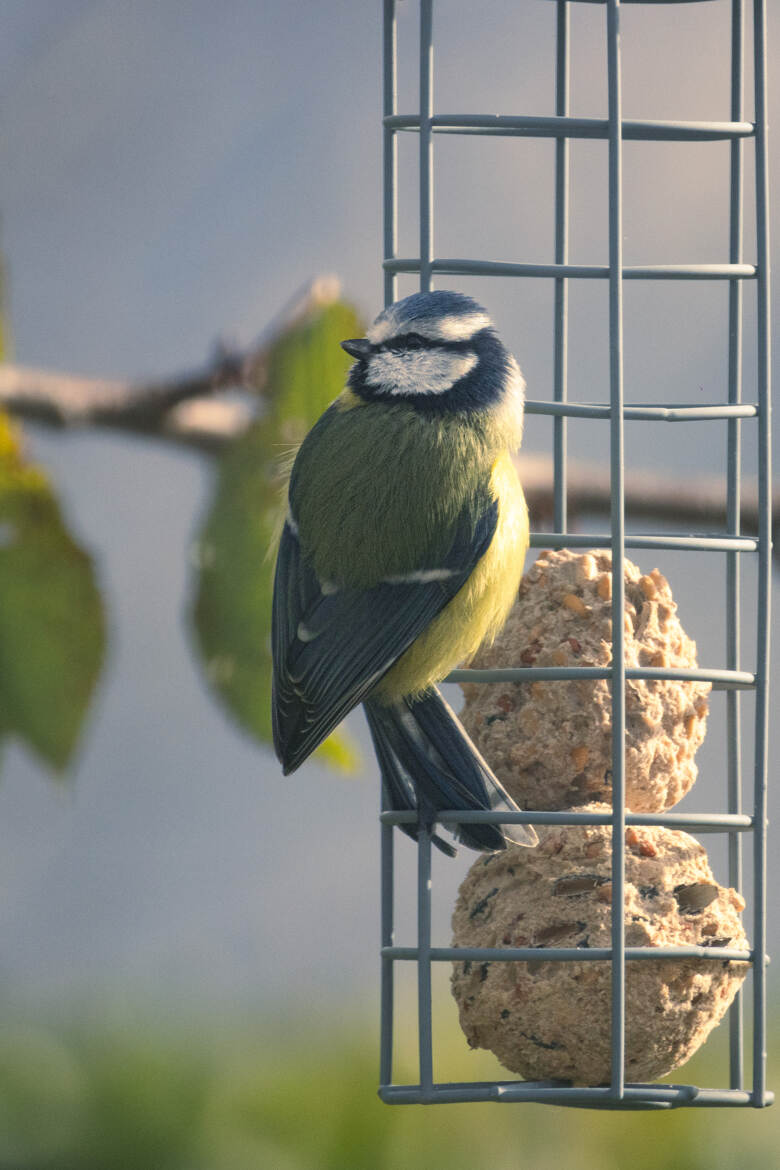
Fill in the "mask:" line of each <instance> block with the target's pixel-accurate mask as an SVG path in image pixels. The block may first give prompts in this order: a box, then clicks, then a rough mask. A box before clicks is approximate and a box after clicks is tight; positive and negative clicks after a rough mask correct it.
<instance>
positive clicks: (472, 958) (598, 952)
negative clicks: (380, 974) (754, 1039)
mask: <svg viewBox="0 0 780 1170" xmlns="http://www.w3.org/2000/svg"><path fill="white" fill-rule="evenodd" d="M382 954H383V956H386V957H387V958H389V959H393V960H395V961H396V962H416V961H418V960H419V961H420V962H421V963H422V962H423V961H424V962H425V963H547V962H550V963H606V962H609V961H610V960H611V959H612V957H613V952H612V948H611V947H429V948H428V949H427V950H426V951H424V952H423V951H421V949H420V948H419V947H388V948H387V949H386V950H383V952H382ZM625 958H626V961H631V962H639V961H640V960H647V961H648V962H655V961H656V960H657V959H675V960H680V959H707V960H712V961H713V962H717V963H720V962H724V963H725V962H734V963H753V962H754V961H755V953H754V952H753V951H751V950H743V949H742V948H741V947H697V946H690V947H625ZM616 961H617V960H616ZM613 966H614V964H613ZM429 969H430V968H429ZM424 1083H425V1082H424Z"/></svg>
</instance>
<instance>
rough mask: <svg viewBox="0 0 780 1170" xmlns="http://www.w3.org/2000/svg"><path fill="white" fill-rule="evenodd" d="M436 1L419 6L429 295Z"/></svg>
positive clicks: (423, 262) (423, 229) (425, 285)
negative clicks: (434, 13)
mask: <svg viewBox="0 0 780 1170" xmlns="http://www.w3.org/2000/svg"><path fill="white" fill-rule="evenodd" d="M432 117H433V0H421V3H420V292H429V291H430V289H431V288H432V287H433V284H432V281H431V263H432V261H433V131H432V128H431V118H432Z"/></svg>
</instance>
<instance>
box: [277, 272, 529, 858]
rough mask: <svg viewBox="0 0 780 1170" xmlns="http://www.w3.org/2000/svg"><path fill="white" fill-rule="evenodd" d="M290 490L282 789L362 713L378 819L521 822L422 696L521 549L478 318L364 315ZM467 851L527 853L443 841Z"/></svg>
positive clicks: (486, 620) (485, 769)
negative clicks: (488, 814) (480, 817)
mask: <svg viewBox="0 0 780 1170" xmlns="http://www.w3.org/2000/svg"><path fill="white" fill-rule="evenodd" d="M341 345H342V348H343V349H344V350H345V351H346V352H347V353H348V354H349V355H350V356H351V357H352V358H354V364H353V365H352V366H351V368H350V370H349V373H348V375H347V379H346V384H345V387H344V389H343V391H342V392H341V394H340V395H339V396H338V397H337V398H336V399H335V400H334V401H333V402H332V403H331V404H330V406H329V407H328V408H327V409H326V410H325V412H324V413H323V414H322V415H321V416H320V418H319V420H318V421H317V422H316V423H315V424H314V426H313V427H312V429H311V430H310V431H309V433H308V434H307V435H306V437H305V438H304V440H303V442H302V443H301V445H300V447H299V449H298V452H297V455H296V456H295V459H294V462H293V464H292V470H291V472H290V474H289V481H288V485H287V510H286V515H285V519H284V524H283V528H282V532H281V537H280V540H279V546H278V551H277V558H276V570H275V576H274V590H273V606H272V661H273V674H272V724H273V739H274V747H275V750H276V754H277V756H278V758H279V760H280V762H281V764H282V769H283V772H284V774H285V775H287V774H289V773H290V772H293V771H295V769H297V768H298V767H299V766H300V765H301V764H302V763H303V762H304V760H305V759H306V758H307V757H308V756H309V755H310V754H311V752H313V751H314V749H315V748H316V747H317V746H318V745H319V744H320V743H321V742H322V740H323V739H325V738H326V736H328V735H329V734H330V732H331V731H332V730H333V729H334V728H335V727H336V726H337V725H338V724H339V723H340V722H341V720H342V719H343V718H344V716H345V715H346V714H347V713H348V712H349V711H351V710H352V708H354V707H356V706H357V705H358V704H359V703H362V704H363V708H364V711H365V714H366V717H367V720H368V725H369V730H370V733H371V738H372V740H373V745H374V749H375V752H376V756H377V760H378V763H379V769H380V773H381V780H382V785H383V790H384V798H385V807H386V808H388V809H390V810H395V811H403V812H408V811H412V810H414V811H416V813H417V818H416V821H415V822H414V823H403V824H402V825H401V828H402V829H403V830H404V832H406V833H407V834H408V835H409V836H410V837H412V838H413V839H415V840H416V839H418V837H419V828H420V825H424V826H426V827H427V829H428V830H429V831H430V832H431V835H432V841H433V842H434V844H436V845H437V846H438V847H439V848H440V849H441V850H442V851H443V852H444V853H446V854H449V855H454V854H455V852H456V850H455V848H454V847H453V846H452V845H451V844H450V842H449V841H448V840H445V839H443V838H442V837H441V836H440V835H438V834H437V833H434V832H433V826H434V825H435V824H436V814H437V813H438V812H441V811H442V810H444V809H449V810H457V811H472V810H496V809H498V810H501V811H506V812H511V813H516V812H517V811H518V809H517V805H516V804H515V803H514V801H513V800H512V799H511V797H510V796H509V795H508V794H507V792H506V791H505V789H504V788H503V786H502V785H501V783H500V782H499V780H498V779H497V777H496V776H495V775H494V773H493V771H492V770H491V768H490V767H489V766H488V764H487V763H486V761H485V760H484V759H483V758H482V756H481V755H480V754H479V752H478V751H477V749H476V748H475V747H474V745H473V743H472V742H471V740H470V739H469V737H468V736H467V734H466V732H465V730H464V729H463V727H462V725H461V723H460V722H459V720H458V718H457V716H456V715H455V714H454V712H453V711H452V709H451V707H450V706H449V704H448V703H447V702H446V700H445V699H444V697H443V696H442V694H441V692H440V691H439V689H438V687H437V685H436V684H437V683H438V682H440V681H441V680H442V679H443V678H445V677H446V675H447V674H448V673H449V672H450V670H451V669H452V668H453V667H454V666H456V665H457V664H459V663H464V662H467V661H469V660H470V659H471V658H472V657H473V655H474V654H475V653H476V651H477V649H478V648H479V646H480V645H481V644H482V643H483V642H486V641H487V642H489V641H490V640H492V638H493V637H495V634H496V633H497V632H498V630H499V629H500V628H501V626H502V625H503V623H504V621H505V619H506V616H507V614H508V612H509V610H510V608H511V607H512V604H513V602H514V601H515V598H516V596H517V590H518V586H519V582H520V578H521V575H522V568H523V560H524V557H525V553H526V551H527V548H528V512H527V508H526V504H525V498H524V496H523V492H522V488H521V485H520V481H519V478H518V475H517V472H516V469H515V466H514V463H513V461H512V456H511V453H512V451H513V450H514V449H515V448H516V447H518V446H519V445H520V441H521V438H522V430H523V408H524V394H525V381H524V379H523V377H522V374H521V372H520V369H519V367H518V364H517V362H516V361H515V358H514V357H513V356H512V355H511V353H510V352H509V351H508V350H507V349H506V347H505V346H504V344H503V342H502V341H501V340H500V338H499V336H498V333H497V331H496V328H495V326H494V324H493V322H492V320H491V319H490V317H489V316H488V314H487V312H486V311H485V310H484V309H483V308H482V307H481V306H480V305H479V304H477V302H476V301H474V300H472V298H471V297H468V296H466V295H465V294H463V293H459V292H452V291H445V290H436V291H430V292H420V293H415V294H413V295H411V296H407V297H405V298H404V299H402V300H398V301H396V302H394V303H393V304H390V305H389V306H388V307H387V308H385V309H384V310H383V311H382V312H380V313H379V315H378V316H377V318H376V320H375V321H374V322H373V324H372V325H371V326H370V328H369V329H368V330H367V331H366V335H365V337H362V338H354V339H348V340H345V341H342V342H341ZM447 827H448V828H450V831H451V832H453V834H454V836H455V839H456V840H457V841H459V842H460V843H461V844H463V845H465V846H467V847H469V848H472V849H475V850H481V851H488V852H492V851H497V850H499V849H504V848H505V847H506V845H507V843H510V844H520V845H528V846H532V845H534V844H536V842H537V837H536V834H535V832H534V830H533V828H532V827H530V826H527V825H521V824H518V823H514V824H513V823H510V824H508V825H498V824H492V823H470V824H469V823H463V824H460V823H459V824H457V825H455V826H449V825H448V826H447Z"/></svg>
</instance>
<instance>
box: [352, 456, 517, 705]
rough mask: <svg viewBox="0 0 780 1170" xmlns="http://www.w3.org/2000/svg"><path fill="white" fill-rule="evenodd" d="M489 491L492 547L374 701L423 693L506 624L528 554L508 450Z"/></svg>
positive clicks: (391, 673)
mask: <svg viewBox="0 0 780 1170" xmlns="http://www.w3.org/2000/svg"><path fill="white" fill-rule="evenodd" d="M491 486H492V489H493V494H494V497H495V498H496V499H497V500H498V502H499V504H498V523H497V524H496V531H495V533H494V534H493V539H492V541H491V542H490V546H489V548H488V549H487V551H486V552H485V554H484V556H482V558H481V559H480V560H479V562H478V563H477V565H476V567H475V569H474V571H473V573H472V574H471V576H470V577H469V579H468V581H467V582H466V584H465V585H464V586H463V587H462V588H461V589H460V590H459V592H458V593H456V595H455V597H453V599H452V601H450V602H449V603H448V605H446V606H445V607H444V609H443V610H442V611H441V613H440V614H439V615H438V616H437V617H436V618H434V620H433V621H432V622H431V624H430V625H429V626H428V628H427V629H426V630H425V631H424V632H423V633H422V634H420V636H419V637H418V638H417V639H416V641H414V642H413V643H412V645H411V646H410V647H409V649H408V650H407V651H406V653H405V654H403V655H402V656H401V657H400V658H399V659H398V662H396V664H395V666H394V667H393V668H392V670H390V671H388V673H387V674H386V675H385V677H384V678H383V679H382V680H381V681H380V682H379V683H378V684H377V686H376V687H375V689H374V691H373V692H372V697H376V698H378V699H387V700H392V699H397V698H400V697H401V696H402V695H417V694H420V693H421V692H422V691H424V690H425V689H426V688H427V687H429V686H430V685H431V684H432V683H436V682H439V681H440V680H441V679H443V678H444V677H445V675H447V674H449V672H450V671H451V670H452V669H453V667H455V666H457V665H458V664H460V663H464V662H467V661H468V660H469V659H470V658H472V657H473V656H474V654H476V652H477V650H478V649H479V647H480V646H481V645H482V643H483V642H486V641H487V642H490V641H492V640H493V638H494V637H495V636H496V634H497V633H498V631H499V630H500V629H501V627H502V625H503V624H504V622H505V621H506V617H507V614H508V613H509V610H510V609H511V608H512V605H513V604H514V602H515V599H516V597H517V589H518V586H519V584H520V578H521V576H522V573H523V561H524V559H525V554H526V551H527V549H528V509H527V508H526V503H525V497H524V496H523V490H522V488H521V487H520V481H519V479H518V478H517V472H516V470H515V467H514V464H513V462H512V459H511V456H510V455H509V452H508V451H504V452H503V453H502V454H501V455H499V457H498V458H497V459H496V462H495V463H494V465H493V471H492V475H491Z"/></svg>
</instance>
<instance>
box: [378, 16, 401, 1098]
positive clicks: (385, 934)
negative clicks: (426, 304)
mask: <svg viewBox="0 0 780 1170" xmlns="http://www.w3.org/2000/svg"><path fill="white" fill-rule="evenodd" d="M382 55H383V69H382V91H383V92H382V99H383V100H382V108H383V113H384V116H385V118H387V117H392V115H393V114H395V113H396V112H397V107H398V33H397V21H396V12H395V0H384V22H383V41H382ZM383 171H384V254H385V259H386V260H387V259H394V258H395V256H396V252H397V247H398V144H397V140H396V131H395V129H392V128H391V127H389V126H388V125H387V124H386V123H385V124H384V128H383ZM397 285H398V277H397V276H396V274H395V273H394V272H388V270H387V269H385V270H384V286H385V288H384V292H385V305H389V304H392V302H393V301H394V300H395V299H396V295H397V294H396V289H397ZM382 803H383V806H384V803H385V802H384V794H383V799H382ZM380 834H381V840H380V857H381V905H382V921H381V937H382V952H383V958H382V966H381V984H380V986H381V990H380V997H381V1014H380V1019H381V1021H382V1023H381V1034H380V1044H379V1082H380V1084H382V1085H389V1084H390V1082H391V1081H392V1079H393V1016H394V1000H395V990H394V984H395V964H394V963H393V960H392V959H389V958H387V956H386V955H385V954H384V952H385V949H386V948H387V947H391V946H392V945H393V939H394V935H395V923H394V899H393V893H394V889H393V888H394V883H395V876H394V870H395V858H394V844H395V841H394V830H393V826H392V825H385V824H382V826H381V829H380Z"/></svg>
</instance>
